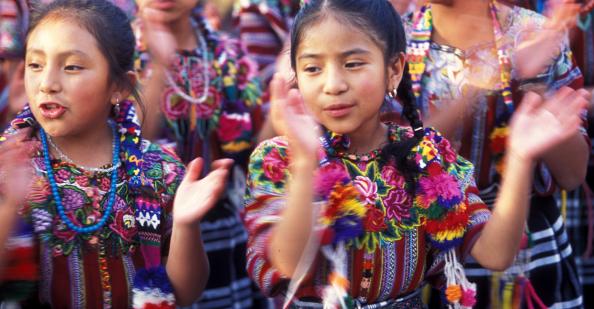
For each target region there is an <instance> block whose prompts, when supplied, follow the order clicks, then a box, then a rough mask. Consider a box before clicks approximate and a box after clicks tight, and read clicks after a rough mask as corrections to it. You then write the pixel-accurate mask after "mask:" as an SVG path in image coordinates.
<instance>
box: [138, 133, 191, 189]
mask: <svg viewBox="0 0 594 309" xmlns="http://www.w3.org/2000/svg"><path fill="white" fill-rule="evenodd" d="M142 159H143V163H142V167H143V168H142V170H143V173H144V176H145V177H146V178H147V180H148V181H149V182H150V183H151V184H152V185H153V187H154V188H155V190H157V192H158V193H166V194H174V193H175V190H176V189H177V186H178V185H179V183H180V182H181V180H182V178H183V176H184V174H185V166H184V164H183V163H182V162H181V160H180V159H179V157H178V156H177V155H176V154H175V152H173V150H172V149H170V148H169V147H166V146H162V145H158V144H154V143H151V142H149V141H147V140H143V141H142Z"/></svg>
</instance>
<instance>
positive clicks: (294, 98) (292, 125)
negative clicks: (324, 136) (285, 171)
mask: <svg viewBox="0 0 594 309" xmlns="http://www.w3.org/2000/svg"><path fill="white" fill-rule="evenodd" d="M270 101H271V104H272V106H273V107H272V109H273V111H272V112H271V115H270V117H273V123H274V127H275V130H278V131H277V132H282V133H283V134H285V135H286V136H287V138H288V139H289V149H291V153H292V154H293V156H294V157H297V158H303V159H310V160H311V159H314V160H315V156H316V151H317V149H318V148H319V137H320V132H319V129H318V124H317V123H316V121H315V120H314V118H313V117H312V116H311V115H310V114H309V113H308V112H307V110H306V108H305V103H304V102H303V98H302V97H301V94H300V93H299V90H297V89H290V90H289V84H288V82H287V81H286V80H285V78H284V77H283V76H281V75H279V74H275V75H274V78H273V79H272V81H271V82H270Z"/></svg>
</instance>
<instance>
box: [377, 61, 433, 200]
mask: <svg viewBox="0 0 594 309" xmlns="http://www.w3.org/2000/svg"><path fill="white" fill-rule="evenodd" d="M398 99H399V101H400V102H401V104H402V114H403V115H404V117H405V118H406V119H407V120H408V121H409V122H410V124H411V126H412V128H413V132H414V135H413V137H412V138H406V137H402V139H401V140H400V141H398V142H395V143H388V144H387V145H386V146H385V147H384V148H382V152H381V158H382V159H381V161H380V164H382V165H385V164H389V163H391V161H393V162H394V163H396V168H397V169H398V171H399V172H400V173H402V176H404V179H405V180H406V182H407V183H408V184H409V186H408V188H409V189H408V191H409V193H410V194H414V192H415V190H416V180H415V178H416V176H417V174H418V173H419V169H418V167H417V164H416V162H415V161H414V158H413V157H411V156H410V154H411V151H412V149H413V148H414V147H415V146H417V144H419V142H420V141H421V140H422V139H423V135H424V130H423V122H422V121H421V119H420V117H419V113H418V111H417V108H416V100H415V96H414V94H413V92H412V81H411V78H410V74H409V72H408V65H405V67H404V72H403V74H402V81H400V84H399V85H398Z"/></svg>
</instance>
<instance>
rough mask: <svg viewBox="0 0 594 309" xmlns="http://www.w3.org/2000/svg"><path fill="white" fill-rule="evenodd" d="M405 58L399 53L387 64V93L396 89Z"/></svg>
mask: <svg viewBox="0 0 594 309" xmlns="http://www.w3.org/2000/svg"><path fill="white" fill-rule="evenodd" d="M405 58H406V56H405V55H404V53H399V54H398V56H397V57H394V58H392V59H391V60H390V61H389V62H388V91H391V90H393V89H396V88H398V85H399V84H400V81H401V80H402V74H403V73H404V61H406V60H405Z"/></svg>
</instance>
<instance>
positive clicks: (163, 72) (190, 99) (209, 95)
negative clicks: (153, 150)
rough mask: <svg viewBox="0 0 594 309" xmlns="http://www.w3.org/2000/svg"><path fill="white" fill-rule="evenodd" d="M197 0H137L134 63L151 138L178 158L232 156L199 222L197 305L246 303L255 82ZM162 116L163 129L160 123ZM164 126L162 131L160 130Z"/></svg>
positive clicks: (251, 291) (249, 297) (257, 97)
mask: <svg viewBox="0 0 594 309" xmlns="http://www.w3.org/2000/svg"><path fill="white" fill-rule="evenodd" d="M197 2H198V1H197V0H176V1H149V0H142V1H138V5H139V14H140V16H141V19H138V20H137V21H136V22H135V25H134V26H135V29H136V34H137V38H138V41H139V45H138V51H137V52H138V55H137V56H138V57H137V60H138V61H137V64H136V65H137V69H138V70H140V74H141V78H142V80H143V82H144V83H143V86H144V87H143V94H144V95H145V98H146V102H147V114H146V118H147V119H146V123H147V125H146V129H147V130H149V131H150V132H149V135H148V136H149V137H150V138H163V137H165V139H166V141H167V142H173V143H175V144H176V145H177V153H178V154H179V155H180V156H181V157H182V160H183V161H186V162H187V161H190V160H191V159H193V158H194V157H196V156H198V155H199V156H202V157H204V158H205V161H207V162H209V161H211V160H213V159H217V158H221V157H226V158H233V159H235V162H236V165H235V166H234V168H233V172H232V175H231V176H230V181H229V182H228V184H227V188H226V190H225V194H224V196H223V197H221V200H220V201H218V203H217V206H216V207H215V208H214V209H213V210H212V211H210V212H209V213H208V214H207V216H206V217H205V218H204V221H203V222H202V227H203V235H204V242H205V249H206V252H207V254H208V256H209V260H210V266H211V268H212V271H213V273H216V274H217V276H213V277H211V280H210V281H209V283H208V284H207V288H206V290H205V291H204V294H203V297H202V299H201V300H200V304H199V306H200V308H230V307H251V306H252V305H253V304H252V299H253V295H254V293H255V291H256V288H255V287H253V286H252V283H251V281H250V280H249V278H248V276H247V273H246V271H245V243H246V239H247V234H246V233H245V230H244V228H243V226H242V225H241V220H240V218H239V211H238V209H239V207H240V205H241V204H242V199H241V197H242V194H243V191H244V190H245V172H244V168H245V165H246V164H247V158H248V155H249V153H250V151H251V150H252V148H253V147H252V139H253V136H254V125H255V123H254V121H252V120H253V118H252V116H251V109H252V107H254V106H256V105H257V104H259V101H260V90H259V83H258V81H257V79H255V78H254V77H253V74H252V73H253V72H254V71H253V70H252V68H253V69H255V66H252V64H251V62H250V61H249V60H248V58H246V57H244V54H243V52H242V50H241V49H240V48H239V46H238V45H237V44H236V42H233V41H225V40H222V39H220V38H219V36H218V35H217V34H216V33H215V32H213V31H211V30H210V29H209V27H208V25H207V23H206V22H205V20H204V18H203V17H202V16H200V15H193V13H192V11H193V9H194V7H195V6H196V5H197ZM163 122H164V123H165V124H166V129H165V130H162V129H161V126H160V124H161V123H163ZM163 133H165V134H163Z"/></svg>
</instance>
